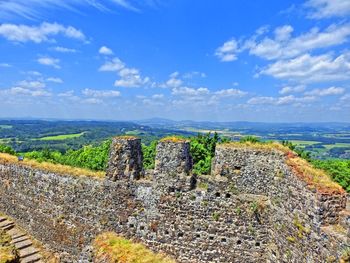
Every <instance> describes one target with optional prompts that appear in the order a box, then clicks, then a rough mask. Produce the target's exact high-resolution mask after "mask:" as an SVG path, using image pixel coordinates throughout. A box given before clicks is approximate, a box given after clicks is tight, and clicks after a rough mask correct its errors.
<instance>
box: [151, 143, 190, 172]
mask: <svg viewBox="0 0 350 263" xmlns="http://www.w3.org/2000/svg"><path fill="white" fill-rule="evenodd" d="M191 169H192V157H191V155H190V143H189V142H188V141H179V142H173V141H160V142H159V143H158V145H157V155H156V162H155V172H156V173H158V174H166V175H170V176H172V177H177V176H179V175H189V173H190V171H191Z"/></svg>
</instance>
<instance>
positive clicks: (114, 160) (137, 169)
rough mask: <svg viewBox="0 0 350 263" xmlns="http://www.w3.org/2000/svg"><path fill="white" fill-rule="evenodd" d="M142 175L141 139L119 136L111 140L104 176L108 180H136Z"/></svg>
mask: <svg viewBox="0 0 350 263" xmlns="http://www.w3.org/2000/svg"><path fill="white" fill-rule="evenodd" d="M143 174H144V171H143V167H142V151H141V139H138V138H136V137H133V136H119V137H115V138H113V140H112V144H111V148H110V152H109V160H108V168H107V172H106V176H107V178H108V179H109V180H112V181H117V180H121V179H130V180H137V179H139V178H140V177H142V176H143Z"/></svg>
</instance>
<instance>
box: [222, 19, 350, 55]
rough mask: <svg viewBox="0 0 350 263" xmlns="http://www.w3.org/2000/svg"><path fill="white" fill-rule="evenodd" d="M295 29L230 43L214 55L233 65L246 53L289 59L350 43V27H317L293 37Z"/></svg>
mask: <svg viewBox="0 0 350 263" xmlns="http://www.w3.org/2000/svg"><path fill="white" fill-rule="evenodd" d="M293 31H294V29H293V27H292V26H290V25H284V26H281V27H278V28H276V29H275V30H274V35H273V37H267V36H265V37H263V38H262V39H260V38H261V37H262V36H263V35H262V34H265V33H266V32H267V31H262V32H260V33H261V34H254V35H253V36H252V37H250V38H249V39H247V40H245V41H243V40H241V41H240V42H238V41H236V40H234V39H231V40H229V41H227V42H226V43H224V45H223V46H221V47H219V48H218V49H217V50H216V53H215V55H216V56H217V57H218V58H219V59H220V60H221V61H233V60H236V59H237V55H238V54H239V53H241V52H243V51H244V50H248V51H249V54H251V55H255V56H258V57H261V58H264V59H267V60H276V59H287V58H293V57H296V56H299V55H301V54H304V53H305V52H311V51H313V50H316V49H323V48H329V47H333V46H337V45H341V44H344V43H347V42H349V38H350V24H349V23H347V24H340V25H336V24H333V25H330V26H329V27H327V28H325V29H324V30H320V29H319V28H317V27H314V28H312V29H311V30H309V31H308V32H306V33H303V34H300V35H298V36H295V37H293V36H292V33H293Z"/></svg>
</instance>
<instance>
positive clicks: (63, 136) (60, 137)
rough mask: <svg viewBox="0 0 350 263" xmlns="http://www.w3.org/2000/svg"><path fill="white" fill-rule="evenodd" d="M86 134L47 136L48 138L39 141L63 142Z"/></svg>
mask: <svg viewBox="0 0 350 263" xmlns="http://www.w3.org/2000/svg"><path fill="white" fill-rule="evenodd" d="M84 133H85V132H81V133H73V134H61V135H55V136H46V137H42V138H39V139H37V140H40V141H62V140H66V139H72V138H78V137H80V136H82V135H84Z"/></svg>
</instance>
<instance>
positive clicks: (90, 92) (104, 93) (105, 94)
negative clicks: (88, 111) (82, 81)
mask: <svg viewBox="0 0 350 263" xmlns="http://www.w3.org/2000/svg"><path fill="white" fill-rule="evenodd" d="M81 93H82V94H83V95H85V96H88V97H94V98H113V97H119V96H120V91H117V90H94V89H83V90H82V92H81Z"/></svg>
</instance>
